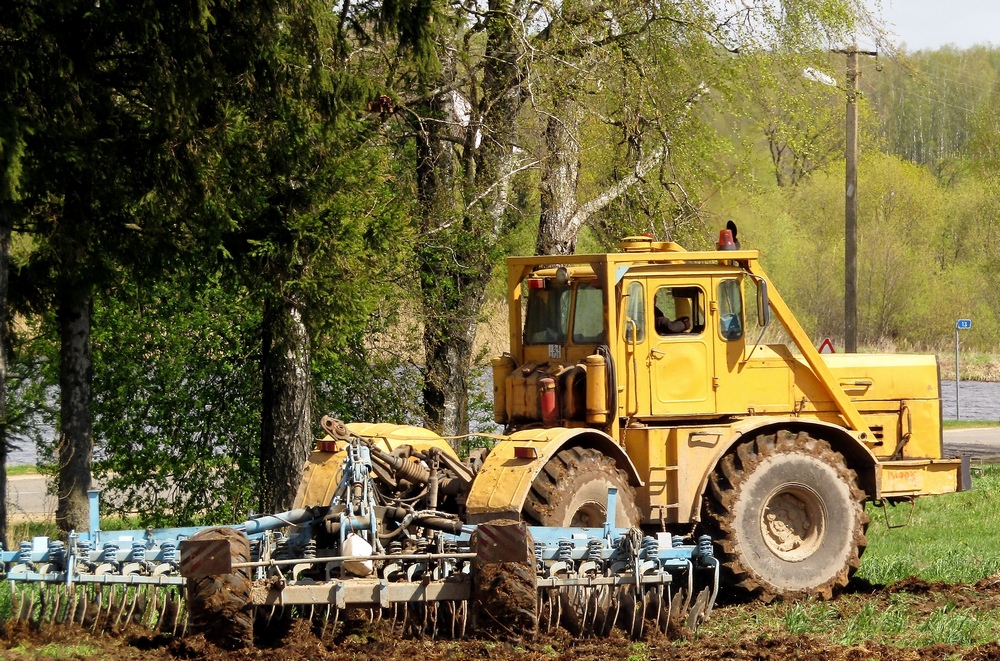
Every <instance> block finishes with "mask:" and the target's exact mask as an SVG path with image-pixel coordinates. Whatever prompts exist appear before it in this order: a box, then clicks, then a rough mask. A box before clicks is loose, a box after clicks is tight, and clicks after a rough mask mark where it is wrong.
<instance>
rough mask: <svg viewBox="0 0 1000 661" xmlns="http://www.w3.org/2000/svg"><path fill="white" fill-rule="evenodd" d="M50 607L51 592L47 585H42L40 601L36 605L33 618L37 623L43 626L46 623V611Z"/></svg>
mask: <svg viewBox="0 0 1000 661" xmlns="http://www.w3.org/2000/svg"><path fill="white" fill-rule="evenodd" d="M48 607H49V591H48V586H47V585H46V584H45V583H41V584H39V586H38V601H37V602H36V604H35V608H34V611H35V612H34V613H32V617H33V618H34V619H35V621H36V622H38V623H39V624H42V623H43V622H45V611H46V610H48Z"/></svg>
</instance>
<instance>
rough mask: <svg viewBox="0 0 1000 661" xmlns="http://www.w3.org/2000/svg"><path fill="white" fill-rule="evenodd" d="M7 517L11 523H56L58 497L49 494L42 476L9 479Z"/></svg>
mask: <svg viewBox="0 0 1000 661" xmlns="http://www.w3.org/2000/svg"><path fill="white" fill-rule="evenodd" d="M7 516H8V518H9V520H10V521H25V520H29V519H30V520H31V521H55V520H56V497H55V494H54V493H53V494H52V495H49V494H48V493H47V486H46V478H45V477H43V476H41V475H15V476H8V477H7Z"/></svg>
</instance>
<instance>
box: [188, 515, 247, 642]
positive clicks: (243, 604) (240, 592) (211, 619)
mask: <svg viewBox="0 0 1000 661" xmlns="http://www.w3.org/2000/svg"><path fill="white" fill-rule="evenodd" d="M191 540H192V541H197V540H202V541H207V540H227V541H228V542H229V553H230V557H231V558H232V562H233V563H234V564H235V563H237V562H250V540H249V539H247V537H246V535H244V534H243V533H240V532H237V531H236V530H233V529H232V528H221V527H220V528H208V529H207V530H201V531H199V532H197V533H195V534H194V535H191ZM250 588H251V581H250V574H249V573H248V570H247V569H245V568H244V569H234V570H233V571H232V573H229V574H221V575H212V576H200V577H197V578H188V580H187V602H188V613H189V622H190V627H191V630H192V632H193V633H200V634H203V635H204V636H205V639H206V640H209V641H210V642H212V643H214V644H216V645H218V646H219V647H224V648H226V649H229V650H236V649H241V648H244V647H251V646H253V617H252V613H251V606H250Z"/></svg>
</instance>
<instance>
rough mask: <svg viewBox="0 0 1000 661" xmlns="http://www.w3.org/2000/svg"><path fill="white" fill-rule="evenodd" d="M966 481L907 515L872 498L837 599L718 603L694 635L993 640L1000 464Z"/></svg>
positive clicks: (916, 643) (838, 640) (997, 624)
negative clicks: (852, 572)
mask: <svg viewBox="0 0 1000 661" xmlns="http://www.w3.org/2000/svg"><path fill="white" fill-rule="evenodd" d="M973 484H974V487H975V488H974V490H972V491H967V492H964V493H958V494H950V495H946V496H937V497H928V498H922V499H919V500H918V501H917V503H916V505H915V508H914V509H913V511H912V518H911V512H910V507H909V506H908V505H900V506H897V507H895V508H892V507H890V508H889V509H888V511H887V512H886V511H885V510H883V509H882V508H879V507H875V506H872V505H869V506H868V513H869V515H870V517H871V522H870V524H869V526H868V548H867V550H866V551H865V553H864V556H863V557H862V562H861V568H860V569H859V570H858V572H857V575H856V577H855V581H854V584H853V585H852V587H851V589H849V590H848V592H847V593H846V594H843V595H841V596H840V597H838V598H837V599H835V600H833V601H830V602H822V601H816V600H811V599H810V600H805V601H800V602H797V603H777V604H773V605H769V606H765V607H760V606H757V605H755V604H742V605H735V606H728V607H723V608H721V609H719V610H718V611H717V612H716V614H715V616H713V618H712V620H711V621H710V622H708V623H707V624H706V625H705V626H704V627H703V628H702V629H701V630H700V631H699V635H704V636H711V637H715V636H721V637H723V638H726V639H730V640H733V641H734V642H736V641H740V640H743V639H745V638H746V637H748V636H750V637H754V638H755V639H756V638H760V637H761V636H763V637H765V638H767V637H781V636H787V635H803V634H808V635H810V636H812V637H814V638H817V639H819V640H821V641H825V642H826V643H829V644H832V645H859V644H864V643H866V642H875V643H879V644H887V645H892V646H897V647H901V648H913V647H926V646H928V645H934V644H942V645H954V646H960V647H962V646H973V645H981V644H985V643H989V642H991V641H996V640H997V639H998V638H1000V600H998V595H995V594H991V593H990V594H985V593H984V590H986V591H987V592H991V591H990V590H987V588H985V587H984V586H987V585H990V584H991V583H993V581H992V580H991V578H992V577H996V579H997V581H1000V507H998V506H1000V467H998V466H987V467H986V468H984V469H982V470H979V471H977V472H976V474H975V475H974V478H973ZM886 514H888V525H887V523H886ZM907 520H909V525H906V526H904V527H898V528H897V527H892V528H890V525H891V526H897V525H900V524H904V523H906V522H907ZM911 577H917V579H920V580H912V579H911ZM924 582H927V583H930V584H931V585H929V586H928V585H927V584H926V583H924ZM940 583H949V584H963V585H955V586H947V585H940ZM977 583H978V585H977ZM880 585H889V589H888V590H880V589H878V588H877V586H880ZM861 658H865V657H861ZM941 658H945V657H944V656H942V657H941ZM953 658H963V657H962V655H959V656H957V657H953Z"/></svg>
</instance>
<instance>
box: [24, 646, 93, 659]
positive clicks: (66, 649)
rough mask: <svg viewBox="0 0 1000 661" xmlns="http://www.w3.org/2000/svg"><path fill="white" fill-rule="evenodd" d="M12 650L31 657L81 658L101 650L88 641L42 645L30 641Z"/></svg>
mask: <svg viewBox="0 0 1000 661" xmlns="http://www.w3.org/2000/svg"><path fill="white" fill-rule="evenodd" d="M11 651H12V652H16V653H18V654H22V655H24V656H26V657H28V658H29V659H80V658H86V657H89V656H92V655H94V654H97V653H98V652H100V651H101V650H100V649H99V648H97V647H94V646H93V645H88V644H86V643H81V644H79V645H68V644H66V643H49V644H48V645H43V646H42V647H34V646H31V645H29V644H28V643H21V644H20V645H18V646H17V647H15V648H13V649H12V650H11Z"/></svg>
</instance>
